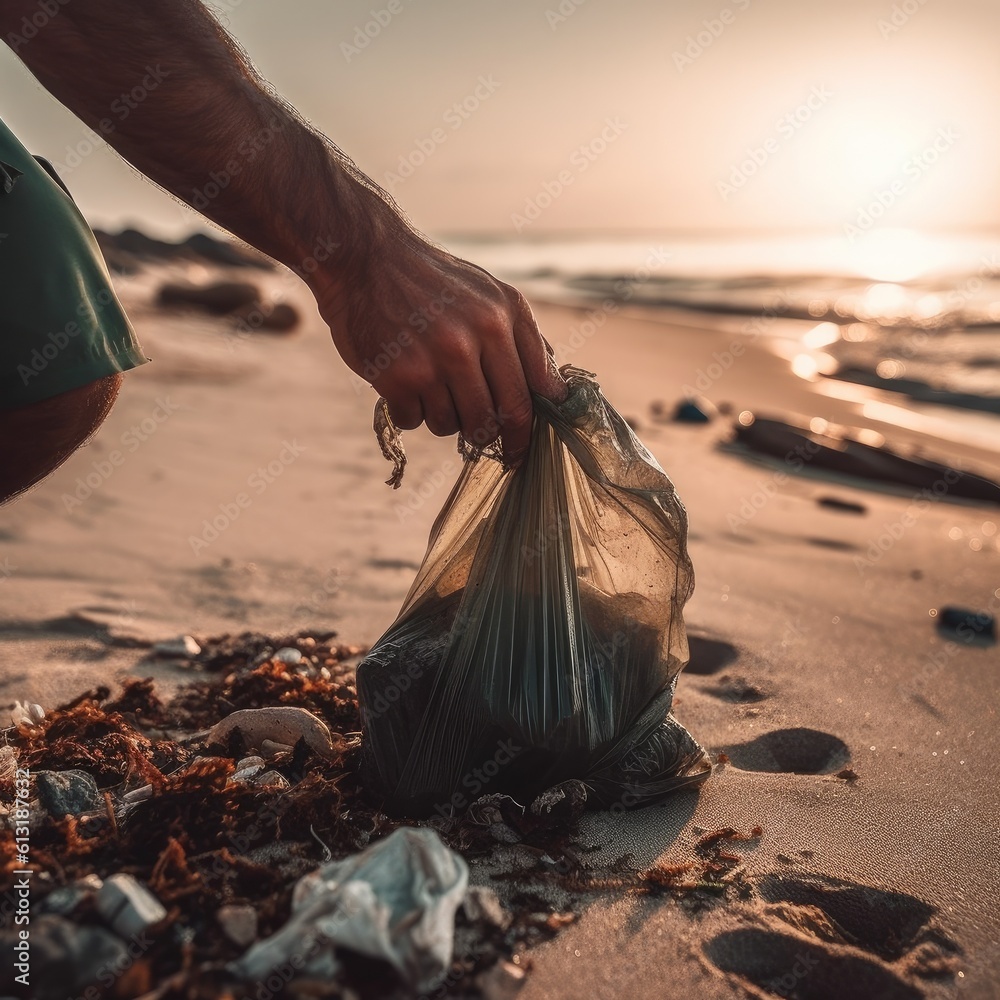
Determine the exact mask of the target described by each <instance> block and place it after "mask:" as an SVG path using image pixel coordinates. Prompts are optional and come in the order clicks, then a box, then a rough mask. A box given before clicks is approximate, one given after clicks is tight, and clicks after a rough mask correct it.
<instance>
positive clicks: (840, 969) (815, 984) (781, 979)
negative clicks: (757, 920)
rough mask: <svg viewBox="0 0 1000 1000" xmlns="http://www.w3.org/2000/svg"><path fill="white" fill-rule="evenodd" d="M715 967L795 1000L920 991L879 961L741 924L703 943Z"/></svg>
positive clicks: (905, 996)
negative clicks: (738, 927)
mask: <svg viewBox="0 0 1000 1000" xmlns="http://www.w3.org/2000/svg"><path fill="white" fill-rule="evenodd" d="M705 955H706V956H707V957H708V959H709V961H710V962H712V964H713V965H715V966H716V968H718V969H721V970H722V971H723V972H728V973H732V974H734V975H736V976H739V977H740V978H741V979H744V980H747V981H749V983H751V984H752V985H754V986H756V987H758V988H759V989H761V990H763V991H764V992H765V993H766V994H767V995H769V996H779V997H794V998H796V1000H844V998H845V997H868V998H871V1000H874V998H878V1000H921V998H922V997H923V996H924V993H923V992H922V991H921V990H919V989H917V988H916V987H915V986H911V985H909V984H908V983H906V982H904V981H903V980H902V979H900V978H899V976H897V975H896V974H895V973H894V972H893V971H892V970H891V969H889V968H886V966H884V965H882V964H881V963H880V962H878V961H874V960H872V959H869V958H865V957H864V956H862V955H856V954H846V955H842V954H837V953H835V952H832V951H830V950H829V949H827V948H825V947H823V946H822V945H821V944H819V943H816V944H813V943H812V942H809V941H806V940H804V939H803V938H801V937H798V936H795V935H791V934H782V933H779V932H777V931H767V930H763V929H758V928H743V929H741V930H735V931H723V933H722V934H717V935H716V936H715V937H714V938H712V940H711V941H709V942H708V944H706V945H705Z"/></svg>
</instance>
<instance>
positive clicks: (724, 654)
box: [684, 634, 740, 674]
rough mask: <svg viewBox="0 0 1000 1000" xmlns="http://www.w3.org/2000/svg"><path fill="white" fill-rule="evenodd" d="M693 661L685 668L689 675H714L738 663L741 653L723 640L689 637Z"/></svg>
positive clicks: (696, 636) (697, 636)
mask: <svg viewBox="0 0 1000 1000" xmlns="http://www.w3.org/2000/svg"><path fill="white" fill-rule="evenodd" d="M688 647H689V649H690V651H691V659H690V661H689V662H688V665H687V666H686V667H685V668H684V672H685V673H687V674H714V673H717V672H718V671H720V670H721V669H722V668H723V667H726V666H729V664H730V663H733V662H735V661H736V659H737V658H738V657H739V655H740V651H739V650H738V649H737V648H736V647H735V646H734V645H733V644H732V643H731V642H725V641H723V640H722V639H707V638H705V637H704V636H699V635H690V634H689V635H688Z"/></svg>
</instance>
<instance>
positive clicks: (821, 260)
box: [443, 229, 1000, 452]
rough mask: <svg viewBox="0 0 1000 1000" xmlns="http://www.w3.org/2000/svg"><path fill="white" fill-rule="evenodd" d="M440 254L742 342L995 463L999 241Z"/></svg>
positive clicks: (644, 241)
mask: <svg viewBox="0 0 1000 1000" xmlns="http://www.w3.org/2000/svg"><path fill="white" fill-rule="evenodd" d="M443 242H445V244H446V245H447V246H448V247H449V249H451V250H453V251H454V252H456V253H458V254H460V255H461V256H464V257H467V258H468V259H470V260H474V261H476V263H479V264H481V265H482V266H484V267H486V268H487V269H489V270H491V271H493V272H494V273H496V274H498V275H499V276H502V277H503V278H505V279H506V280H510V281H512V282H513V283H514V284H517V285H518V287H520V288H522V289H523V290H524V291H525V293H526V294H529V295H531V296H534V297H535V298H538V299H544V300H547V301H553V302H564V303H571V304H578V305H586V304H594V303H600V302H603V301H605V300H606V299H608V298H613V299H615V300H616V301H618V302H623V303H627V305H628V307H629V308H640V309H643V310H645V311H647V312H648V311H650V310H652V311H653V314H654V315H655V314H656V313H657V312H662V314H663V315H664V316H665V317H667V316H676V315H677V312H678V310H682V311H683V312H684V313H685V314H686V321H687V322H688V323H690V322H691V321H692V320H694V321H695V322H696V323H700V324H703V325H705V326H706V327H710V328H714V329H719V328H721V329H727V330H742V331H745V332H747V333H748V336H752V337H753V338H755V339H758V340H759V341H760V342H761V343H762V344H763V345H765V346H770V347H771V348H772V349H773V350H774V351H775V352H776V353H778V354H780V355H781V356H782V357H785V358H787V359H788V365H789V375H790V377H797V378H803V379H808V380H810V381H812V382H814V383H815V382H818V381H822V382H825V383H826V387H827V389H828V390H829V389H831V387H832V389H833V391H836V392H839V393H842V394H844V395H847V396H850V395H851V393H852V392H854V393H855V398H858V399H867V400H870V401H871V402H872V403H873V404H874V405H879V404H878V401H879V400H884V401H891V402H893V403H895V406H886V407H885V408H884V409H885V412H886V413H891V412H892V411H893V410H895V411H897V419H898V420H899V422H901V423H906V422H907V421H909V423H910V424H911V426H912V425H913V424H914V422H921V421H923V422H924V423H925V424H926V425H927V427H928V428H931V427H933V428H936V429H937V436H942V437H945V438H951V439H954V440H970V441H971V440H974V441H975V443H976V444H977V445H978V446H980V447H988V448H990V449H991V450H996V451H997V452H1000V233H998V234H973V235H937V234H929V233H921V232H917V231H913V230H901V229H875V230H873V231H871V232H869V233H865V234H862V235H861V236H858V237H857V238H855V239H851V238H849V237H847V236H801V235H762V236H759V237H752V236H745V235H743V236H738V237H733V236H731V237H726V236H704V237H702V236H699V237H684V236H677V235H664V236H663V237H662V238H660V237H657V236H655V235H653V236H648V237H642V238H636V237H634V236H632V237H627V238H626V237H623V238H621V239H615V238H608V237H601V238H588V237H581V238H575V239H568V238H558V239H555V238H553V239H544V238H541V239H531V240H516V239H496V238H491V237H483V238H481V239H469V238H467V237H466V238H463V239H453V240H444V241H443ZM834 383H836V385H833V384H834ZM931 433H934V431H931Z"/></svg>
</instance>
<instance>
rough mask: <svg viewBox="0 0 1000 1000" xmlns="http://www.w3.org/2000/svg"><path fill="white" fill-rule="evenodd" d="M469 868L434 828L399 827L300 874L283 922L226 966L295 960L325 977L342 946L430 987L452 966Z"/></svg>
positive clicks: (262, 966) (248, 970) (260, 966)
mask: <svg viewBox="0 0 1000 1000" xmlns="http://www.w3.org/2000/svg"><path fill="white" fill-rule="evenodd" d="M468 875H469V871H468V867H467V866H466V864H465V861H464V860H463V859H462V857H461V856H460V855H458V854H456V853H455V852H454V851H451V850H450V849H449V848H447V847H446V846H445V845H444V843H443V842H442V841H441V838H440V837H439V836H438V835H437V833H436V832H435V831H434V830H431V829H426V828H421V829H418V828H413V827H401V828H400V829H398V830H394V831H393V832H392V833H391V834H389V836H388V837H385V838H383V839H382V840H379V841H377V842H376V843H374V844H372V845H371V846H370V847H367V848H365V850H363V851H362V852H361V853H359V854H354V855H351V856H350V857H348V858H345V859H343V860H341V861H330V862H328V863H326V864H325V865H322V866H321V867H320V868H318V869H317V870H316V871H314V872H311V873H310V874H308V875H306V876H304V877H303V878H301V879H300V880H299V882H298V883H297V884H296V886H295V890H294V892H293V894H292V916H291V918H290V919H289V921H288V923H287V924H285V926H284V927H283V928H281V930H279V931H278V932H277V933H276V934H273V935H271V937H269V938H266V939H265V940H263V941H259V942H257V944H255V945H254V946H253V947H252V948H251V949H250V950H249V951H248V952H247V953H246V954H245V955H244V956H243V957H242V958H241V959H239V961H238V962H235V963H233V964H232V965H231V966H230V969H231V971H233V972H234V973H235V974H236V975H238V976H240V977H241V978H243V979H247V980H252V979H264V978H265V977H266V976H267V974H268V973H269V972H270V971H271V970H272V969H274V968H275V967H277V966H279V965H282V964H283V963H285V962H290V961H292V960H293V959H295V960H296V962H297V963H298V964H296V967H297V968H301V969H302V970H303V972H304V973H305V974H308V975H314V976H321V977H329V976H332V975H333V974H335V972H336V969H337V961H336V958H335V956H334V949H335V948H346V949H349V950H351V951H355V952H359V953H361V954H363V955H369V956H371V957H373V958H380V959H383V960H384V961H386V962H388V963H389V964H390V965H392V966H393V967H394V968H395V969H396V970H397V972H398V973H399V974H400V975H401V976H402V978H403V979H404V981H405V982H407V983H409V984H410V985H412V986H413V987H415V988H416V989H417V990H430V989H433V988H434V987H436V986H437V985H438V984H439V983H440V982H441V981H442V980H443V979H444V977H445V976H446V975H447V973H448V969H449V967H450V965H451V959H452V950H453V945H454V933H455V929H454V928H455V912H456V910H457V909H458V907H459V906H460V905H461V904H462V901H463V899H464V898H465V895H466V890H467V886H468Z"/></svg>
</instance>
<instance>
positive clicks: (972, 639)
mask: <svg viewBox="0 0 1000 1000" xmlns="http://www.w3.org/2000/svg"><path fill="white" fill-rule="evenodd" d="M937 626H938V628H939V629H940V630H941V631H942V632H946V633H948V635H949V638H957V639H959V640H960V641H961V642H966V643H969V644H970V645H973V644H979V645H992V644H993V643H995V642H996V641H997V620H996V618H995V617H994V616H993V615H991V614H990V613H989V612H988V611H971V610H970V609H969V608H958V607H944V608H941V610H940V611H939V612H938V616H937Z"/></svg>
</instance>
